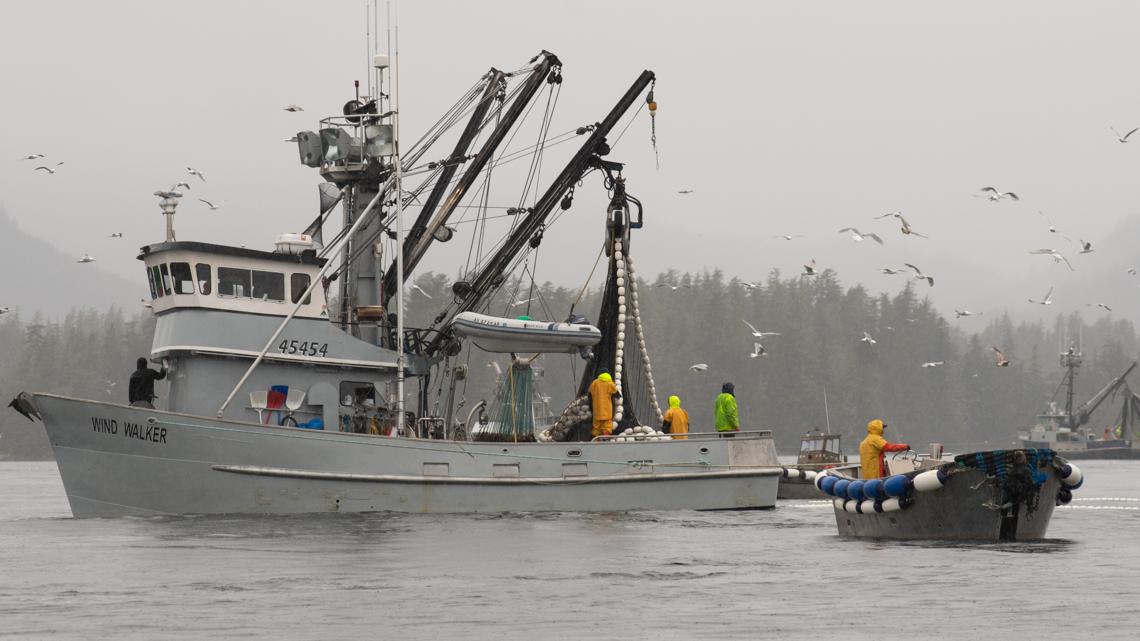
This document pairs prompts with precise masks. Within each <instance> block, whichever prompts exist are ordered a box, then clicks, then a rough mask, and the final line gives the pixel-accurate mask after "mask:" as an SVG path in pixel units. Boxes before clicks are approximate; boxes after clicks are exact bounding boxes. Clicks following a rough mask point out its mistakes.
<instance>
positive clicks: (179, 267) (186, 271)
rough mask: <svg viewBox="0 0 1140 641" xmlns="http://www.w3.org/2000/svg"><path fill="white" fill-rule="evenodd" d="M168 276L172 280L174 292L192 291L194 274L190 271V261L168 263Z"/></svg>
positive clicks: (189, 292)
mask: <svg viewBox="0 0 1140 641" xmlns="http://www.w3.org/2000/svg"><path fill="white" fill-rule="evenodd" d="M170 278H171V280H172V281H173V282H174V293H175V294H193V293H194V276H193V275H191V273H190V263H170Z"/></svg>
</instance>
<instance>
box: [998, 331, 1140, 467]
mask: <svg viewBox="0 0 1140 641" xmlns="http://www.w3.org/2000/svg"><path fill="white" fill-rule="evenodd" d="M1083 362H1084V358H1083V357H1082V355H1081V353H1080V351H1079V350H1077V348H1076V347H1070V348H1069V349H1068V350H1066V351H1064V352H1062V353H1061V367H1063V368H1065V374H1064V376H1063V377H1062V379H1061V383H1060V385H1058V386H1057V390H1056V391H1055V392H1054V393H1053V400H1050V401H1049V405H1048V407H1047V409H1046V410H1045V411H1044V412H1042V413H1041V414H1038V415H1037V420H1036V422H1035V423H1034V425H1033V426H1032V427H1030V428H1029V429H1028V430H1023V431H1021V432H1019V433H1018V440H1019V441H1020V443H1021V446H1022V447H1025V448H1049V449H1052V450H1055V451H1056V452H1058V453H1061V454H1063V455H1064V456H1065V457H1067V458H1070V459H1123V458H1140V448H1137V447H1135V446H1134V443H1133V433H1132V425H1133V423H1134V422H1135V420H1136V418H1137V416H1140V397H1138V396H1137V395H1136V394H1134V393H1133V392H1132V390H1131V389H1130V388H1129V387H1128V383H1127V381H1126V378H1127V376H1128V374H1130V373H1131V372H1132V370H1133V369H1135V368H1136V363H1132V364H1131V365H1130V366H1129V367H1128V369H1127V370H1125V372H1124V373H1123V374H1121V375H1120V376H1118V377H1116V378H1114V379H1113V380H1112V381H1110V382H1109V383H1108V385H1105V386H1104V387H1103V388H1102V389H1101V390H1100V391H1099V392H1097V393H1096V394H1094V395H1093V396H1092V398H1090V399H1089V400H1087V401H1085V402H1084V403H1083V404H1081V405H1080V406H1079V407H1074V406H1073V397H1074V396H1075V392H1076V378H1077V369H1078V368H1079V367H1080V366H1081V364H1082V363H1083ZM1118 391H1123V393H1124V404H1123V407H1122V409H1121V411H1120V414H1119V415H1118V416H1117V418H1116V421H1115V423H1114V424H1113V425H1112V426H1110V427H1109V428H1107V429H1106V430H1105V431H1104V433H1101V434H1097V433H1095V432H1094V431H1090V430H1089V429H1088V428H1087V427H1086V426H1087V425H1088V423H1089V420H1090V418H1091V416H1092V413H1093V412H1094V411H1096V409H1097V408H1098V407H1100V405H1101V404H1102V403H1103V402H1104V401H1105V400H1106V399H1107V398H1109V397H1110V396H1112V395H1113V394H1115V393H1116V392H1118ZM1061 392H1064V394H1065V397H1064V398H1065V400H1064V403H1065V405H1064V407H1063V408H1062V407H1059V406H1058V405H1057V402H1056V398H1057V394H1059V393H1061Z"/></svg>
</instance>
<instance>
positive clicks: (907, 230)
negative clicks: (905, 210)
mask: <svg viewBox="0 0 1140 641" xmlns="http://www.w3.org/2000/svg"><path fill="white" fill-rule="evenodd" d="M890 216H894V217H895V218H898V219H899V224H900V225H902V227H901V228H900V229H899V231H901V232H902V234H903V236H918V237H919V238H929V236H924V235H922V234H920V233H918V232H916V231H915V230H914V229H912V228H911V226H910V223H909V222H907V219H906V218H903V215H902V212H901V211H890V212H887V213H885V214H883V215H882V216H875V220H878V219H880V218H887V217H890Z"/></svg>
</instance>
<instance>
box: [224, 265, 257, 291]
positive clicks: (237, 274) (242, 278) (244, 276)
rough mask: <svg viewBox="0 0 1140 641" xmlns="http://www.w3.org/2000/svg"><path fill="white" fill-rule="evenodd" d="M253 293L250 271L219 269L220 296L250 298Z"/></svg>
mask: <svg viewBox="0 0 1140 641" xmlns="http://www.w3.org/2000/svg"><path fill="white" fill-rule="evenodd" d="M251 291H253V287H252V284H251V282H250V272H249V270H248V269H234V268H233V267H219V268H218V296H232V297H234V298H249V296H250V292H251Z"/></svg>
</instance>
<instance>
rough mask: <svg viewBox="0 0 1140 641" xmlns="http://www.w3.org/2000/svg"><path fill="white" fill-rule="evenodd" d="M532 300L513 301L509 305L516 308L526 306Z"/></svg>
mask: <svg viewBox="0 0 1140 641" xmlns="http://www.w3.org/2000/svg"><path fill="white" fill-rule="evenodd" d="M532 300H534V299H533V298H528V299H526V300H515V301H514V302H512V303H511V307H518V306H519V305H526V304H527V303H529V302H530V301H532Z"/></svg>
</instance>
